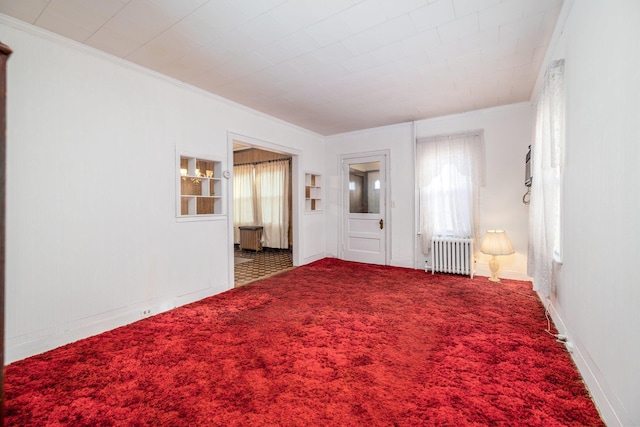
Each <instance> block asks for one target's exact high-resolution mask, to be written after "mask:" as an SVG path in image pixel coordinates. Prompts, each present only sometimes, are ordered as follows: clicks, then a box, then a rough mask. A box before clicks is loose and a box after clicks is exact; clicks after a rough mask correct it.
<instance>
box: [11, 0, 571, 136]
mask: <svg viewBox="0 0 640 427" xmlns="http://www.w3.org/2000/svg"><path fill="white" fill-rule="evenodd" d="M562 1H563V0H322V1H320V0H242V1H240V0H180V1H178V0H50V1H47V0H20V1H17V0H0V13H4V14H6V15H9V16H12V17H14V18H16V19H19V20H23V21H25V22H27V23H30V24H34V25H36V26H40V27H43V28H46V29H47V30H49V31H52V32H55V33H58V34H60V35H61V36H65V37H68V38H71V39H74V40H77V41H80V42H82V43H85V44H87V45H88V46H91V47H93V48H96V49H100V50H103V51H105V52H107V53H109V54H111V55H115V56H118V57H121V58H124V59H126V60H128V61H132V62H134V63H137V64H139V65H142V66H144V67H147V68H149V69H152V70H154V71H157V72H160V73H164V74H166V75H168V76H170V77H173V78H176V79H178V80H181V81H184V82H186V83H188V84H191V85H194V86H196V87H199V88H202V89H203V90H206V91H210V92H212V93H215V94H217V95H220V96H223V97H226V98H228V99H231V100H233V101H236V102H239V103H243V104H245V105H247V106H248V107H251V108H254V109H257V110H260V111H262V112H265V113H267V114H271V115H273V116H275V117H278V118H280V119H283V120H286V121H289V122H291V123H294V124H296V125H299V126H301V127H304V128H307V129H309V130H312V131H315V132H318V133H320V134H323V135H330V134H335V133H340V132H346V131H352V130H357V129H362V128H365V127H374V126H381V125H385V124H392V123H397V122H403V121H410V120H416V119H423V118H428V117H433V116H438V115H443V114H451V113H456V112H463V111H469V110H472V109H476V108H483V107H491V106H497V105H502V104H506V103H513V102H520V101H526V100H528V99H529V97H530V94H531V91H532V89H533V85H534V84H535V80H536V77H537V76H538V74H539V71H540V66H541V65H542V63H543V59H544V55H545V52H546V48H547V46H548V44H549V41H550V38H551V35H552V32H553V29H554V26H555V22H556V20H557V17H558V15H559V13H560V9H561V7H562Z"/></svg>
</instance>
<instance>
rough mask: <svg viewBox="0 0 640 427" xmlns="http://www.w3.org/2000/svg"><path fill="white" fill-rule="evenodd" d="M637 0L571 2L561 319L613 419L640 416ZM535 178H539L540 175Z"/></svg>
mask: <svg viewBox="0 0 640 427" xmlns="http://www.w3.org/2000/svg"><path fill="white" fill-rule="evenodd" d="M638 23H640V2H637V1H634V0H626V1H625V0H615V1H607V2H603V1H597V0H581V1H576V2H575V3H574V5H573V8H572V10H571V13H570V15H569V18H568V20H567V23H566V26H565V28H564V30H565V31H564V35H563V40H562V41H561V43H559V47H558V50H557V51H556V52H555V54H554V57H555V58H562V57H564V58H565V87H566V164H565V172H564V187H563V194H564V200H563V205H562V209H563V236H562V237H563V252H564V260H563V261H564V262H563V265H562V267H561V269H560V271H559V272H558V274H557V295H556V296H555V297H554V298H553V299H552V302H553V308H554V309H555V310H554V313H555V316H556V324H558V325H560V326H561V327H562V328H565V332H566V333H567V334H568V336H569V339H570V340H571V341H572V342H573V343H574V347H575V349H576V350H575V351H574V353H573V357H574V360H576V363H577V365H578V367H579V368H580V371H581V373H582V375H583V377H584V378H585V380H586V382H587V384H588V385H589V388H590V390H591V392H592V393H593V395H594V397H595V400H596V403H597V404H598V406H599V408H600V410H601V411H602V414H603V417H604V418H605V421H606V422H607V424H608V425H609V426H614V425H624V426H638V425H640V364H639V363H638V360H640V331H639V328H640V309H639V307H640V281H639V279H638V271H637V266H638V242H639V241H640V221H638V217H640V191H639V188H640V187H639V185H638V165H639V164H640V144H639V141H640V74H639V73H638V70H639V69H640V55H639V53H640V25H638ZM534 179H535V178H534Z"/></svg>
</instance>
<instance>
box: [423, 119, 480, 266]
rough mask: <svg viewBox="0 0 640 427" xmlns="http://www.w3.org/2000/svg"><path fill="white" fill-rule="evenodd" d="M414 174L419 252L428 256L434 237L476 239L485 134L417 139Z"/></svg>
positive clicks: (475, 132) (470, 133)
mask: <svg viewBox="0 0 640 427" xmlns="http://www.w3.org/2000/svg"><path fill="white" fill-rule="evenodd" d="M416 171H417V174H418V190H419V200H420V229H419V233H420V242H421V247H422V252H423V253H424V254H425V255H427V256H428V255H429V253H430V251H431V239H432V238H433V236H452V237H473V238H475V237H476V226H477V224H478V193H479V187H480V186H481V185H484V132H483V131H482V130H478V131H473V132H466V133H459V134H452V135H438V136H429V137H422V138H418V139H417V142H416Z"/></svg>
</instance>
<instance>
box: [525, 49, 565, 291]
mask: <svg viewBox="0 0 640 427" xmlns="http://www.w3.org/2000/svg"><path fill="white" fill-rule="evenodd" d="M563 76H564V60H559V61H555V62H553V63H552V64H551V65H550V66H549V68H548V69H547V74H546V76H545V81H544V85H543V87H542V91H541V93H540V97H539V98H538V106H537V111H536V127H535V136H534V142H533V148H532V153H531V175H532V176H533V180H532V184H531V203H530V205H529V250H528V259H527V269H528V274H529V275H530V276H531V277H533V289H534V290H536V291H539V292H540V293H541V294H542V295H544V296H549V295H550V294H551V290H552V273H553V260H554V258H555V259H557V260H560V256H561V253H560V235H561V232H560V226H561V223H560V188H561V183H562V182H561V178H562V169H563V165H564V81H563V80H564V77H563Z"/></svg>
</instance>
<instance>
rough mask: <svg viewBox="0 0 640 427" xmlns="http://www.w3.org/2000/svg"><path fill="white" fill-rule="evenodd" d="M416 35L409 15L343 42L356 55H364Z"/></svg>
mask: <svg viewBox="0 0 640 427" xmlns="http://www.w3.org/2000/svg"><path fill="white" fill-rule="evenodd" d="M414 34H416V30H415V29H414V28H413V25H412V24H411V19H410V18H409V16H408V15H402V16H399V17H398V18H395V19H392V20H390V21H387V22H384V23H382V24H380V25H378V26H375V27H373V28H371V29H369V30H366V31H363V32H361V33H358V34H356V35H353V36H351V37H349V38H348V39H346V40H343V42H342V43H343V44H344V45H345V46H346V47H347V49H349V50H350V51H351V52H352V53H353V54H354V55H362V54H364V53H367V52H370V51H372V50H375V49H378V48H380V47H383V46H386V45H388V44H391V43H393V42H396V41H399V40H402V39H404V38H407V37H410V36H412V35H414Z"/></svg>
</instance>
